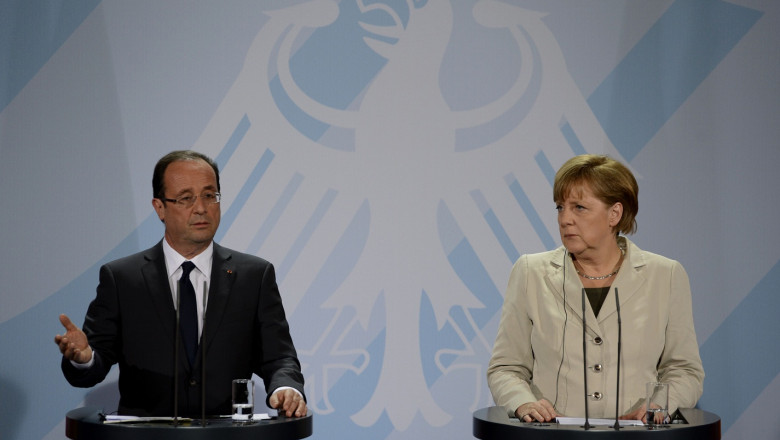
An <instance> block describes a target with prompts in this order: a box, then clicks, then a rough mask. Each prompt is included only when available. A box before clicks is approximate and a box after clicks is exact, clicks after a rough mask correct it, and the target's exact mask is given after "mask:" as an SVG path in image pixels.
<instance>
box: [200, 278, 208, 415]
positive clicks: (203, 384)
mask: <svg viewBox="0 0 780 440" xmlns="http://www.w3.org/2000/svg"><path fill="white" fill-rule="evenodd" d="M206 289H207V286H206V281H203V325H202V326H201V330H200V355H201V362H200V368H201V370H200V374H201V376H200V426H206V344H205V340H206V338H205V336H206V299H207V298H208V291H207V290H206Z"/></svg>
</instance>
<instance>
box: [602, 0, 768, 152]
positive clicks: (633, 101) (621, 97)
mask: <svg viewBox="0 0 780 440" xmlns="http://www.w3.org/2000/svg"><path fill="white" fill-rule="evenodd" d="M762 15H763V14H762V13H761V12H759V11H756V10H753V9H748V8H745V7H742V6H737V5H734V4H732V3H727V2H724V1H715V0H677V1H675V2H674V4H672V5H671V6H670V7H669V9H668V10H667V11H666V12H665V13H664V15H663V16H662V17H661V18H660V19H659V20H658V21H657V22H656V23H655V24H654V25H653V27H652V28H650V30H649V31H648V32H647V33H646V34H645V35H644V37H642V39H641V40H640V41H639V42H638V43H637V44H636V46H634V48H633V49H632V50H631V52H630V53H629V54H628V55H626V57H625V58H624V59H623V60H622V61H621V62H620V64H618V66H617V67H616V68H615V70H614V71H612V73H610V74H609V75H608V76H607V78H606V79H605V80H604V82H602V83H601V84H600V85H599V86H598V87H597V88H596V90H595V91H594V92H593V94H592V95H591V96H590V98H588V104H590V107H591V108H592V109H593V113H594V114H595V115H596V118H598V120H599V121H600V122H601V125H602V127H604V130H605V131H606V133H607V135H608V136H609V138H610V139H611V140H612V143H613V144H614V145H615V148H617V150H618V151H620V154H621V155H622V156H623V157H624V158H626V160H628V161H631V160H633V159H634V157H636V155H637V154H639V152H640V151H641V150H642V148H644V146H645V145H646V144H647V142H648V141H650V139H651V138H652V137H653V136H654V135H655V134H656V133H657V132H658V130H659V129H660V128H661V127H662V126H663V125H664V124H665V123H666V121H668V120H669V118H670V117H671V116H672V114H674V112H676V111H677V109H678V108H680V105H682V103H683V102H685V100H686V99H688V97H689V96H690V95H691V93H693V91H694V90H696V88H697V87H698V86H699V85H700V84H701V82H702V81H703V80H704V78H706V77H707V75H709V74H710V73H711V72H712V71H713V69H715V67H716V66H717V65H718V64H719V63H720V62H721V60H723V58H724V57H725V56H726V55H727V54H728V53H729V52H730V51H731V49H732V48H733V47H734V46H735V45H736V44H737V43H738V42H739V40H741V39H742V37H743V36H744V35H745V34H746V33H747V31H748V30H749V29H750V28H751V27H752V26H753V25H754V24H755V23H756V21H757V20H758V19H759V18H760V17H761V16H762ZM771 44H776V42H775V43H771Z"/></svg>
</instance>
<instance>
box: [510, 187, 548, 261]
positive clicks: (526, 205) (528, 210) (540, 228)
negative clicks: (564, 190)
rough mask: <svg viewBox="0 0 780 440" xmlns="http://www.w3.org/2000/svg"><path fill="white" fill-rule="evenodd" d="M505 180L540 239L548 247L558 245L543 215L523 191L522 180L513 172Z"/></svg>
mask: <svg viewBox="0 0 780 440" xmlns="http://www.w3.org/2000/svg"><path fill="white" fill-rule="evenodd" d="M504 181H505V182H506V184H507V185H508V186H509V190H510V191H511V192H512V194H513V195H514V196H515V200H517V204H518V205H520V208H522V210H523V212H525V216H526V217H527V218H528V221H529V222H531V226H532V227H533V228H534V231H536V235H538V236H539V239H540V240H542V244H543V245H544V247H546V248H547V249H554V248H555V247H556V245H555V241H554V240H553V238H552V236H551V235H550V233H549V232H547V227H545V226H544V222H542V219H541V217H539V214H538V213H537V212H536V209H534V206H533V204H531V200H530V199H529V198H528V196H527V195H526V194H525V191H523V187H522V186H520V182H518V181H517V179H516V178H515V176H513V175H512V174H507V175H506V176H505V177H504Z"/></svg>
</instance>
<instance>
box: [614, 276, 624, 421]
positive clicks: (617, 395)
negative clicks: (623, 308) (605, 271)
mask: <svg viewBox="0 0 780 440" xmlns="http://www.w3.org/2000/svg"><path fill="white" fill-rule="evenodd" d="M615 308H616V309H617V320H618V342H617V356H618V357H617V384H616V385H615V426H614V428H615V430H620V422H619V421H618V416H619V415H620V346H621V343H622V336H623V335H622V331H621V330H622V321H621V319H620V300H619V299H618V289H617V287H615Z"/></svg>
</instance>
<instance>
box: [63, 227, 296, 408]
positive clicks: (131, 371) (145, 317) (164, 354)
mask: <svg viewBox="0 0 780 440" xmlns="http://www.w3.org/2000/svg"><path fill="white" fill-rule="evenodd" d="M210 282H211V285H210V287H209V293H208V306H207V310H206V319H205V331H204V335H203V339H202V341H204V342H202V343H201V346H200V347H199V349H198V355H197V361H196V362H195V365H194V366H190V365H189V361H188V360H187V355H186V354H185V352H184V347H183V345H182V344H180V349H179V365H178V368H179V415H190V416H197V415H199V414H201V406H200V402H201V362H202V353H201V352H200V350H202V349H203V346H204V345H205V350H206V402H207V404H206V414H209V415H217V414H230V412H231V381H232V380H233V379H238V378H249V377H251V375H252V373H256V374H257V375H258V376H260V377H261V378H263V381H264V383H265V389H266V390H267V391H268V392H269V393H270V392H273V390H275V389H276V388H278V387H281V386H290V387H293V388H295V389H297V390H298V391H300V392H301V394H303V375H302V374H301V368H300V363H299V362H298V358H297V355H296V352H295V347H294V346H293V342H292V339H291V337H290V332H289V328H288V325H287V319H286V318H285V313H284V309H283V307H282V300H281V297H280V295H279V289H278V287H277V285H276V276H275V273H274V268H273V265H271V263H269V262H267V261H265V260H263V259H261V258H258V257H255V256H252V255H247V254H243V253H240V252H236V251H232V250H230V249H227V248H224V247H221V246H219V245H217V244H216V243H214V256H213V262H212V269H211V281H210ZM83 330H84V332H85V333H86V335H87V338H88V339H89V344H90V346H92V348H93V349H94V350H95V352H96V353H97V355H96V356H95V357H94V359H95V362H94V365H93V366H92V367H91V368H89V369H86V370H79V369H77V368H75V367H73V365H71V363H70V361H68V360H66V359H64V358H63V362H62V370H63V373H64V374H65V377H66V378H67V380H68V382H70V383H71V384H72V385H74V386H77V387H91V386H93V385H95V384H97V383H99V382H101V381H102V380H103V379H104V378H105V377H106V374H108V371H109V369H110V368H111V366H112V365H113V364H115V363H118V364H119V393H120V400H119V408H118V412H119V413H120V414H131V415H141V416H172V415H173V401H174V399H173V394H174V391H173V390H174V380H173V378H174V359H175V356H174V353H175V346H176V343H175V334H176V311H175V308H174V303H173V296H172V294H171V289H170V285H169V283H168V276H167V272H166V268H165V256H164V254H163V248H162V241H160V242H159V243H158V244H157V245H156V246H154V247H152V248H150V249H147V250H146V251H143V252H140V253H137V254H135V255H131V256H128V257H125V258H122V259H119V260H116V261H113V262H111V263H108V264H106V265H104V266H102V267H101V268H100V284H99V285H98V287H97V296H96V298H95V299H94V300H93V301H92V303H91V304H90V306H89V309H88V311H87V316H86V319H85V322H84V326H83ZM269 397H270V394H269V395H268V396H267V398H266V401H267V399H268V398H269Z"/></svg>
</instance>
